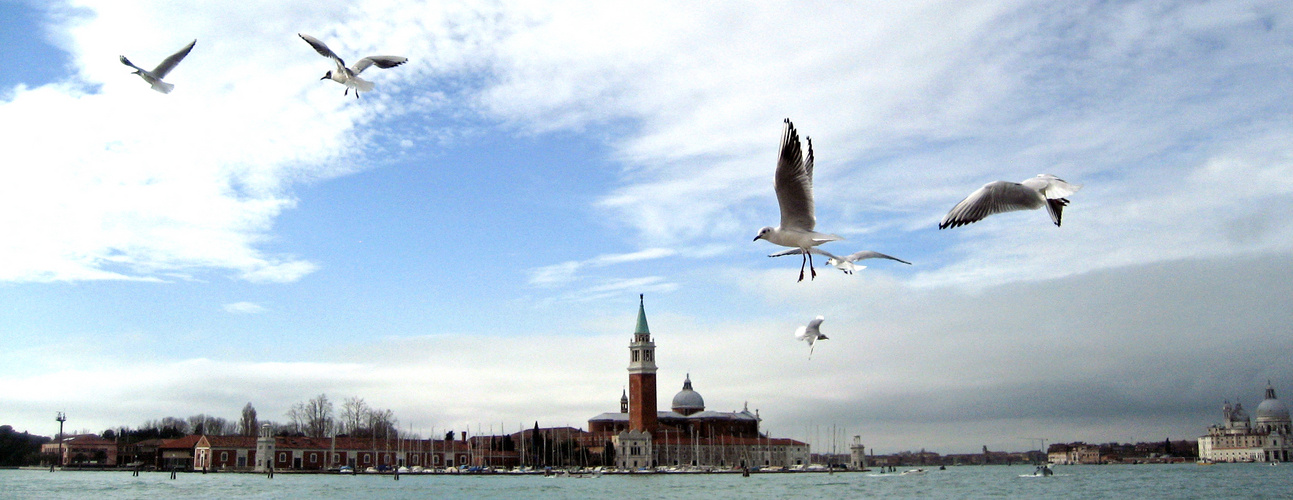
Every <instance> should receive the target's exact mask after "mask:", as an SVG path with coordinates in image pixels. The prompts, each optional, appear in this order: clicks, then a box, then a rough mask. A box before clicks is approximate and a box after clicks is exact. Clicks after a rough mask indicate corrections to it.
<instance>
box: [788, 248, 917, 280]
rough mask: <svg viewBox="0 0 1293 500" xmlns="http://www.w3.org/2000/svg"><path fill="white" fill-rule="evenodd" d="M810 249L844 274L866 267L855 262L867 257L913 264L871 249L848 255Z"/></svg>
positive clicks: (794, 250) (792, 252) (796, 252)
mask: <svg viewBox="0 0 1293 500" xmlns="http://www.w3.org/2000/svg"><path fill="white" fill-rule="evenodd" d="M808 251H809V252H811V253H815V254H817V255H821V256H824V257H826V263H827V264H830V265H832V266H835V268H836V269H839V270H841V271H844V274H853V272H854V271H858V270H861V269H866V266H859V265H856V264H854V262H857V261H859V260H865V259H889V260H896V261H898V262H901V263H903V264H907V265H909V266H910V265H911V263H910V262H907V261H905V260H902V259H899V258H897V257H894V256H892V255H885V254H882V253H880V252H872V251H870V250H863V251H861V252H855V253H852V254H849V255H846V256H844V257H839V256H836V255H835V254H833V253H830V252H827V251H825V250H822V249H820V248H817V247H813V248H809V249H808ZM802 253H804V250H803V249H801V248H791V249H790V250H782V251H780V252H777V253H774V254H771V255H769V256H768V257H784V256H786V255H799V254H802Z"/></svg>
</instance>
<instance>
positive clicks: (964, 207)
mask: <svg viewBox="0 0 1293 500" xmlns="http://www.w3.org/2000/svg"><path fill="white" fill-rule="evenodd" d="M1079 189H1082V185H1081V184H1069V183H1067V182H1064V180H1063V179H1060V178H1059V177H1055V176H1053V175H1050V174H1038V175H1037V177H1033V178H1032V179H1028V180H1026V181H1023V182H1006V181H997V182H989V183H987V184H984V185H983V187H981V188H979V190H978V191H975V192H973V193H970V196H967V197H966V198H965V199H964V200H961V202H960V203H957V204H956V206H955V207H952V210H951V211H950V212H947V215H945V216H943V221H942V222H940V223H938V228H939V229H946V228H949V227H957V226H963V225H966V224H970V223H972V222H978V221H980V220H982V219H983V218H984V217H987V216H989V215H992V214H999V213H1005V212H1013V211H1015V210H1036V209H1038V208H1041V207H1042V205H1046V211H1048V212H1050V214H1051V220H1052V221H1054V222H1055V225H1056V226H1058V225H1060V214H1061V212H1062V211H1063V210H1064V207H1065V206H1067V205H1068V204H1069V200H1067V199H1065V196H1069V195H1072V194H1073V193H1076V192H1077V191H1078V190H1079Z"/></svg>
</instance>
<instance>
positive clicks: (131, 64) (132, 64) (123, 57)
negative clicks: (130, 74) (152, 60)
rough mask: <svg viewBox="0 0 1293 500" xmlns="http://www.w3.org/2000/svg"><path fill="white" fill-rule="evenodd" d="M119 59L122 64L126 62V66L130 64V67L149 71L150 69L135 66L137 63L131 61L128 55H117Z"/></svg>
mask: <svg viewBox="0 0 1293 500" xmlns="http://www.w3.org/2000/svg"><path fill="white" fill-rule="evenodd" d="M117 59H118V60H120V61H121V64H125V65H126V66H130V67H132V68H135V69H137V70H139V71H148V70H146V69H144V68H141V67H139V66H135V63H132V62H130V59H126V56H117Z"/></svg>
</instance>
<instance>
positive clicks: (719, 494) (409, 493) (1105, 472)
mask: <svg viewBox="0 0 1293 500" xmlns="http://www.w3.org/2000/svg"><path fill="white" fill-rule="evenodd" d="M1032 470H1033V468H1032V467H1031V466H1011V467H1007V466H987V467H979V466H965V467H948V469H947V470H945V471H939V470H930V471H929V473H927V474H925V475H908V476H899V475H898V474H893V473H890V474H883V475H881V474H876V473H869V472H849V473H837V474H824V473H811V474H754V475H752V476H751V477H748V478H744V477H741V476H740V475H739V474H721V475H719V474H714V475H703V474H695V475H692V474H687V475H682V474H667V475H666V474H655V475H635V476H618V475H616V476H612V475H606V476H602V477H600V478H556V477H553V478H545V477H542V476H506V475H494V476H451V475H413V474H403V475H401V476H400V480H399V481H395V480H393V479H392V477H391V476H376V475H359V476H348V475H293V474H277V475H275V476H274V478H273V479H269V478H266V477H265V476H263V475H252V474H205V475H204V474H194V473H186V474H180V475H179V477H178V478H177V479H174V480H172V479H170V473H165V472H149V473H144V474H142V475H140V476H139V477H133V476H132V475H131V474H130V473H129V472H77V471H66V472H63V471H60V472H52V473H51V472H49V471H32V470H0V498H42V499H44V498H49V499H58V498H67V499H76V500H106V499H114V498H203V499H212V498H216V499H219V498H348V499H349V498H376V499H387V498H391V499H395V498H506V499H521V498H540V499H557V498H630V497H631V498H662V499H664V498H670V499H671V498H677V499H689V500H690V499H696V498H706V499H710V498H713V499H724V498H730V499H741V500H749V499H751V498H790V497H800V498H868V497H886V498H1002V497H1011V498H1048V499H1062V498H1073V499H1079V498H1080V499H1083V500H1089V499H1092V498H1128V497H1132V496H1137V497H1143V498H1244V499H1249V498H1293V464H1284V465H1281V466H1270V465H1261V464H1217V465H1211V466H1199V465H1194V464H1187V465H1103V466H1101V465H1086V466H1061V467H1056V468H1055V472H1056V475H1055V476H1052V477H1019V476H1020V474H1028V473H1031V472H1032Z"/></svg>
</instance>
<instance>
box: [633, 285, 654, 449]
mask: <svg viewBox="0 0 1293 500" xmlns="http://www.w3.org/2000/svg"><path fill="white" fill-rule="evenodd" d="M644 302H645V299H644V298H643V297H642V295H638V324H637V328H635V329H634V330H633V342H632V343H630V344H629V429H630V430H636V431H646V432H655V430H656V427H657V421H656V406H655V394H656V391H655V370H656V367H655V343H653V342H651V329H650V328H647V320H646V308H645V306H644Z"/></svg>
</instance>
